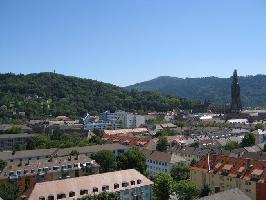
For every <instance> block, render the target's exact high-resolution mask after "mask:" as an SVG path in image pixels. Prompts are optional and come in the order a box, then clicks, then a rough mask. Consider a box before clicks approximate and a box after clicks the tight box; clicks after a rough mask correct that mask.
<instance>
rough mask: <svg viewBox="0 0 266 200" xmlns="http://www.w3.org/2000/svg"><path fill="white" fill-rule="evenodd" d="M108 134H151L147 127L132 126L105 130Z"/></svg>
mask: <svg viewBox="0 0 266 200" xmlns="http://www.w3.org/2000/svg"><path fill="white" fill-rule="evenodd" d="M104 134H106V135H129V134H131V135H149V131H148V129H147V128H132V129H119V130H104Z"/></svg>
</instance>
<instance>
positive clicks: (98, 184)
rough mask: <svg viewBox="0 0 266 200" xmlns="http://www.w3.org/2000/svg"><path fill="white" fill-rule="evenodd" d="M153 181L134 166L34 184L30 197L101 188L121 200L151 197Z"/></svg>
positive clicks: (66, 196) (50, 199) (81, 194)
mask: <svg viewBox="0 0 266 200" xmlns="http://www.w3.org/2000/svg"><path fill="white" fill-rule="evenodd" d="M152 185H153V182H152V181H150V180H149V179H148V178H146V177H145V176H143V175H142V174H141V173H139V172H138V171H136V170H135V169H129V170H121V171H116V172H109V173H104V174H95V175H90V176H83V177H76V178H70V179H64V180H57V181H49V182H43V183H37V184H36V185H35V186H34V188H33V190H32V192H31V194H30V195H29V200H36V199H39V200H46V199H48V200H55V199H78V198H81V197H85V196H88V195H94V194H99V193H101V192H103V191H107V192H118V193H119V194H120V199H121V200H136V199H142V200H151V199H152Z"/></svg>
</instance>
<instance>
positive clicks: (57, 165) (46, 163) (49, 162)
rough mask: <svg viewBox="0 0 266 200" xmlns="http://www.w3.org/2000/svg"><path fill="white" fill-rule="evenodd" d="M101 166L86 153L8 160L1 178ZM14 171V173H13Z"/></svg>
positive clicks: (0, 175)
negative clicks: (40, 158)
mask: <svg viewBox="0 0 266 200" xmlns="http://www.w3.org/2000/svg"><path fill="white" fill-rule="evenodd" d="M84 165H85V166H94V167H99V165H98V164H97V163H96V162H95V161H94V160H91V159H90V158H89V157H87V156H85V155H79V156H77V157H76V156H65V157H57V158H53V157H51V158H46V159H42V160H27V161H14V162H8V164H7V166H6V167H5V168H4V170H3V171H2V172H1V174H0V179H1V178H4V179H5V178H9V176H10V175H11V174H12V175H19V176H25V175H30V174H37V173H43V172H44V171H45V172H48V171H49V172H52V171H58V170H61V169H63V168H64V167H65V168H66V169H71V168H73V169H74V168H82V167H85V166H84ZM11 172H12V173H11Z"/></svg>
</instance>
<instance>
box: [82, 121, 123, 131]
mask: <svg viewBox="0 0 266 200" xmlns="http://www.w3.org/2000/svg"><path fill="white" fill-rule="evenodd" d="M118 128H120V125H119V124H117V123H116V122H115V121H112V122H111V121H110V122H104V121H97V122H89V123H87V124H84V129H85V130H90V131H92V130H95V129H98V130H106V129H112V130H115V129H118Z"/></svg>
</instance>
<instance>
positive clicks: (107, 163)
mask: <svg viewBox="0 0 266 200" xmlns="http://www.w3.org/2000/svg"><path fill="white" fill-rule="evenodd" d="M91 158H92V159H94V160H95V161H96V162H97V163H98V164H99V165H100V172H102V173H104V172H111V171H115V170H116V168H117V162H116V157H115V155H114V154H113V152H112V151H108V150H101V151H98V152H97V153H96V154H95V155H92V156H91Z"/></svg>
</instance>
